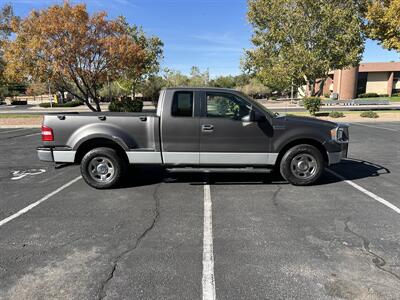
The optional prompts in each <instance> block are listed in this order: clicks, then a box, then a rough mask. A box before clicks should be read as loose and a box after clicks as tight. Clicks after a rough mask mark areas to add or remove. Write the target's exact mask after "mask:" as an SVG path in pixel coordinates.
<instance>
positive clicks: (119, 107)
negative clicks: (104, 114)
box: [108, 99, 143, 112]
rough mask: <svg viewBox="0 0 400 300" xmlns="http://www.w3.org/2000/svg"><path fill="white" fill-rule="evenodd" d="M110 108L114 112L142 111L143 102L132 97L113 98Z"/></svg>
mask: <svg viewBox="0 0 400 300" xmlns="http://www.w3.org/2000/svg"><path fill="white" fill-rule="evenodd" d="M108 110H109V111H112V112H141V111H142V110H143V102H142V101H139V100H130V99H124V100H121V101H118V100H113V101H111V103H110V104H109V106H108Z"/></svg>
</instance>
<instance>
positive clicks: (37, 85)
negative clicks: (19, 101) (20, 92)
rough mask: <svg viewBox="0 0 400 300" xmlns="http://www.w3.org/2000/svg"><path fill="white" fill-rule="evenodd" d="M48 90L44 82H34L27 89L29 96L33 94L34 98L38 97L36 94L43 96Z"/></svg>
mask: <svg viewBox="0 0 400 300" xmlns="http://www.w3.org/2000/svg"><path fill="white" fill-rule="evenodd" d="M47 92H48V87H47V85H46V84H44V83H42V82H32V83H30V84H29V86H28V88H27V89H26V94H27V95H28V96H33V98H34V99H35V98H36V96H42V95H43V94H46V93H47Z"/></svg>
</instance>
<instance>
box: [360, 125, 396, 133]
mask: <svg viewBox="0 0 400 300" xmlns="http://www.w3.org/2000/svg"><path fill="white" fill-rule="evenodd" d="M353 124H355V125H360V126H364V127H370V128H377V129H384V130H389V131H394V132H399V131H400V130H396V129H393V128H389V127H382V126H373V125H367V124H361V123H353Z"/></svg>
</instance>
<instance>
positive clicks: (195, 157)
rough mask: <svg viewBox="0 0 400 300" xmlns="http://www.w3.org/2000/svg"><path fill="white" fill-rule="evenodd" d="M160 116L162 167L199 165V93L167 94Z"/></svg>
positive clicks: (169, 92)
mask: <svg viewBox="0 0 400 300" xmlns="http://www.w3.org/2000/svg"><path fill="white" fill-rule="evenodd" d="M160 105H162V112H161V113H160V114H161V128H160V131H161V146H162V157H163V162H164V164H171V165H198V164H199V161H200V136H199V122H200V100H199V93H198V92H196V91H188V90H166V91H165V96H164V103H161V104H160Z"/></svg>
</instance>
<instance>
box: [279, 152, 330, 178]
mask: <svg viewBox="0 0 400 300" xmlns="http://www.w3.org/2000/svg"><path fill="white" fill-rule="evenodd" d="M324 168H325V164H324V159H323V157H322V153H321V151H319V150H318V149H317V148H316V147H314V146H311V145H307V144H303V145H297V146H294V147H293V148H290V149H289V150H288V151H287V152H286V153H285V155H284V156H283V157H282V160H281V163H280V172H281V175H282V177H283V178H284V179H285V180H287V181H288V182H289V183H291V184H293V185H311V184H313V183H315V182H316V181H318V179H319V178H320V177H321V175H322V173H323V171H324Z"/></svg>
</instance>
